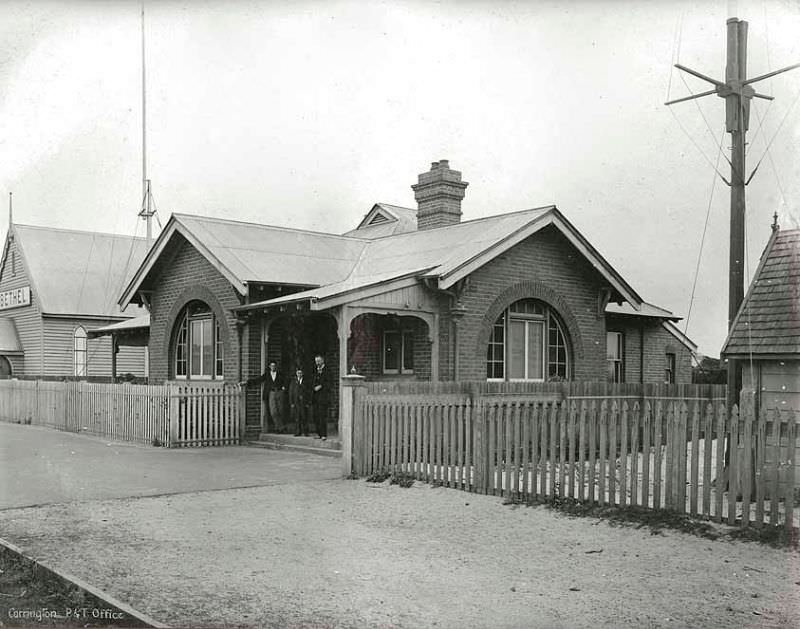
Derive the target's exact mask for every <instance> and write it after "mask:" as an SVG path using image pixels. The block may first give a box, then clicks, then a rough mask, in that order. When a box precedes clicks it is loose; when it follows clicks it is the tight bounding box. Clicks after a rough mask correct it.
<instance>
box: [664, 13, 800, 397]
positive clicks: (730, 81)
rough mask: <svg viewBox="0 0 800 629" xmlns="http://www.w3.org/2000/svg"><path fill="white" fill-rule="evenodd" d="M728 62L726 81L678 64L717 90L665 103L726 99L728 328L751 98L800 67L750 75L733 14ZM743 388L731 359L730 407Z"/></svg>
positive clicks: (740, 285) (738, 267)
mask: <svg viewBox="0 0 800 629" xmlns="http://www.w3.org/2000/svg"><path fill="white" fill-rule="evenodd" d="M727 28H728V37H727V63H726V66H725V81H719V80H717V79H713V78H711V77H708V76H706V75H704V74H701V73H700V72H697V71H696V70H692V69H691V68H687V67H686V66H682V65H681V64H679V63H676V64H675V67H676V68H678V69H679V70H682V71H684V72H687V73H689V74H691V75H692V76H696V77H697V78H699V79H702V80H703V81H706V82H708V83H711V84H712V85H713V86H714V89H712V90H709V91H707V92H702V93H700V94H694V95H692V96H688V97H685V98H678V99H676V100H671V101H668V102H666V103H665V105H673V104H675V103H680V102H684V101H687V100H692V99H695V98H701V97H703V96H709V95H710V94H717V95H718V96H719V97H721V98H724V99H725V130H726V131H727V132H728V133H730V134H731V159H730V165H731V178H730V181H726V182H725V183H727V184H728V185H729V186H730V189H731V205H730V207H731V216H730V253H729V259H728V331H730V329H731V326H732V325H733V320H734V319H735V318H736V314H737V313H738V312H739V308H740V307H741V305H742V301H743V300H744V280H745V277H744V226H745V187H746V186H747V184H748V183H749V182H750V177H752V174H751V175H750V177H746V172H745V146H746V140H745V138H746V134H747V130H748V127H749V124H750V101H751V100H752V99H753V98H763V99H766V100H773V98H772V96H767V95H765V94H759V93H758V92H756V91H755V89H753V88H752V87H751V85H752V84H753V83H757V82H758V81H763V80H764V79H768V78H770V77H772V76H775V75H776V74H780V73H782V72H786V71H788V70H793V69H794V68H798V67H800V63H796V64H794V65H791V66H788V67H786V68H782V69H780V70H775V71H774V72H769V73H767V74H762V75H761V76H757V77H754V78H752V79H748V78H747V22H745V21H744V20H740V19H739V18H735V17H732V18H730V19H729V20H728V21H727ZM741 387H742V366H741V363H740V361H738V360H732V359H728V400H727V401H728V407H729V408H730V407H731V406H732V405H733V404H736V403H737V402H738V399H739V391H740V390H741Z"/></svg>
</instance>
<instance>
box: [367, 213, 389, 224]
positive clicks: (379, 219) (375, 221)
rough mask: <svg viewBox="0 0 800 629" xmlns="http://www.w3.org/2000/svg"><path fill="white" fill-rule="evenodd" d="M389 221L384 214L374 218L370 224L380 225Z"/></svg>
mask: <svg viewBox="0 0 800 629" xmlns="http://www.w3.org/2000/svg"><path fill="white" fill-rule="evenodd" d="M388 220H389V219H388V218H386V216H384V215H383V214H376V215H375V216H373V217H372V220H371V221H370V222H369V224H370V225H379V224H380V223H386V222H388Z"/></svg>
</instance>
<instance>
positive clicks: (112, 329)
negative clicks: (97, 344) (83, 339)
mask: <svg viewBox="0 0 800 629" xmlns="http://www.w3.org/2000/svg"><path fill="white" fill-rule="evenodd" d="M149 327H150V315H149V314H143V315H141V316H139V317H133V318H132V319H126V320H125V321H120V322H119V323H113V324H111V325H104V326H102V327H99V328H93V329H91V330H89V332H88V333H87V334H88V336H89V338H95V337H98V336H108V335H109V334H114V333H116V332H133V331H134V330H146V329H148V328H149Z"/></svg>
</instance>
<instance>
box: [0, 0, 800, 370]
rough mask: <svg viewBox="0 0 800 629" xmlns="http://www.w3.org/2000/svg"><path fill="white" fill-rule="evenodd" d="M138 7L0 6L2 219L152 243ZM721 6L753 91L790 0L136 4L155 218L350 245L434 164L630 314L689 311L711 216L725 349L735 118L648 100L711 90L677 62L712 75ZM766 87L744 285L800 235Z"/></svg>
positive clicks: (708, 246) (798, 114)
mask: <svg viewBox="0 0 800 629" xmlns="http://www.w3.org/2000/svg"><path fill="white" fill-rule="evenodd" d="M140 11H141V5H140V2H137V1H131V2H125V1H118V2H113V1H109V2H84V3H82V2H75V1H71V2H60V3H56V2H33V3H22V2H13V1H8V0H6V1H4V2H1V3H0V41H2V48H0V192H2V194H3V196H4V197H5V198H6V199H7V195H8V192H13V193H14V219H15V221H16V222H18V223H24V224H32V225H53V226H58V227H64V228H74V229H86V230H97V231H109V232H117V233H127V234H134V233H136V234H137V235H143V234H144V226H143V224H142V222H141V220H138V219H137V218H136V214H137V212H138V210H139V206H140V203H141V189H142V184H141V180H142V131H141V129H142V102H141V22H140V20H141V16H140ZM729 14H736V15H737V16H738V17H740V18H742V19H746V20H748V21H749V22H750V36H749V70H748V73H749V75H750V76H756V75H760V74H764V73H766V72H768V71H771V70H774V69H777V68H780V67H783V66H787V65H790V64H793V63H797V62H800V3H798V2H797V1H792V2H786V1H775V2H770V1H763V2H762V1H758V2H755V1H744V0H740V1H739V2H731V1H730V0H719V1H710V2H685V3H680V2H674V1H663V2H632V1H631V2H609V1H593V2H573V3H563V2H562V3H551V2H497V1H492V2H455V1H453V2H403V1H399V0H397V1H391V2H383V3H378V2H307V3H302V2H290V3H288V2H287V3H284V2H244V1H235V0H234V1H227V2H201V3H198V2H169V1H164V2H146V3H145V24H146V58H147V161H148V177H149V178H151V179H152V181H153V192H154V196H155V201H156V206H157V208H158V211H159V214H160V220H161V222H162V224H163V223H166V221H167V219H168V218H169V214H170V212H173V211H175V212H186V213H195V214H201V215H208V216H219V217H225V218H232V219H239V220H246V221H256V222H263V223H268V224H277V225H285V226H291V227H297V228H303V229H314V230H322V231H330V232H336V233H341V232H344V231H346V230H348V229H351V228H352V227H354V226H355V225H356V224H357V222H358V221H359V220H360V219H361V217H362V216H363V215H364V214H365V213H366V212H367V211H368V210H369V208H370V207H371V205H372V204H373V203H375V202H378V201H382V202H387V203H394V204H398V205H404V206H407V207H416V204H415V202H414V197H413V192H412V190H411V188H410V186H411V184H412V183H415V182H416V177H417V175H418V174H419V173H421V172H423V171H425V170H427V169H428V168H429V167H430V162H432V161H435V160H438V159H449V160H450V165H451V167H452V168H454V169H457V170H460V171H462V173H463V178H464V180H465V181H468V182H469V184H470V185H469V187H468V188H467V191H466V198H465V200H464V202H463V205H462V209H463V212H464V216H463V218H464V220H468V219H471V218H477V217H481V216H489V215H493V214H499V213H504V212H510V211H515V210H521V209H527V208H532V207H538V206H542V205H547V204H551V203H554V204H556V205H557V206H558V208H559V209H560V210H561V211H562V212H563V213H564V214H565V215H566V216H567V217H568V219H569V220H571V221H572V222H573V223H574V224H575V226H576V227H577V228H578V229H579V230H580V231H581V232H582V233H583V234H584V235H585V236H586V237H587V238H588V239H589V240H590V241H591V242H592V243H593V244H594V245H595V247H596V248H597V249H598V250H599V251H600V252H601V253H602V254H603V255H604V256H605V257H606V258H607V259H608V260H609V262H611V264H612V265H613V266H615V268H616V269H617V270H618V271H619V272H620V273H621V274H622V275H623V276H624V277H625V278H626V279H627V280H628V281H629V283H630V284H632V285H633V287H634V288H635V289H636V290H637V291H638V292H639V293H640V294H641V295H642V296H643V297H644V299H646V300H647V301H650V302H652V303H655V304H657V305H659V306H662V307H665V308H668V309H670V310H672V311H673V312H675V313H676V314H678V315H680V316H683V317H686V316H687V314H688V313H689V304H690V296H691V290H692V284H693V281H694V277H695V267H696V265H697V259H698V254H699V252H700V242H701V236H702V232H703V226H704V224H705V220H706V213H707V211H708V209H709V207H710V220H709V228H708V233H707V236H706V243H705V247H704V249H703V256H702V260H701V264H700V271H699V275H698V281H697V290H696V295H695V301H694V305H693V306H692V310H691V316H690V318H689V321H688V334H689V336H690V337H691V338H693V339H694V340H695V341H696V342H697V343H698V344H699V347H700V351H701V352H703V353H705V354H709V355H712V356H717V355H718V354H719V349H720V347H721V345H722V342H723V341H724V338H725V332H726V320H727V286H728V281H727V256H728V254H727V251H728V221H729V189H728V187H727V186H726V185H725V184H724V183H723V182H722V181H721V180H720V179H719V178H717V180H716V183H714V177H715V174H714V170H713V168H712V164H713V163H715V162H716V160H717V157H718V146H719V142H720V139H721V138H722V132H723V128H724V127H723V125H724V102H723V101H722V99H720V98H718V97H716V96H709V97H706V98H704V99H701V100H699V101H694V102H688V103H682V104H679V105H675V106H673V107H672V108H668V107H665V106H664V104H663V103H664V101H666V100H667V98H668V95H669V97H670V98H679V97H682V96H687V95H689V94H690V93H693V92H694V93H696V92H700V91H705V90H706V89H708V87H707V85H706V84H705V83H703V82H702V81H699V80H697V79H695V78H693V77H690V76H687V77H686V78H685V82H684V80H683V79H682V78H681V77H680V76H679V72H678V71H677V70H671V64H672V63H673V62H675V61H679V62H680V63H682V64H684V65H688V66H690V67H693V68H695V69H697V70H699V71H701V72H703V73H705V74H708V75H711V76H713V77H718V78H720V79H723V78H724V67H725V20H726V18H727V17H728V16H729ZM759 91H761V92H766V93H768V94H772V95H774V96H775V97H776V100H775V101H774V102H772V104H768V103H767V101H761V100H757V101H754V107H753V112H752V113H751V125H750V132H749V135H748V140H749V142H750V147H749V150H750V153H749V156H748V172H749V171H750V170H752V167H753V166H755V164H756V163H757V162H758V161H759V160H760V159H761V158H762V156H764V155H765V151H766V148H767V145H768V144H770V143H771V144H770V146H769V151H768V152H767V153H766V157H764V159H763V161H762V162H761V166H760V168H759V170H758V172H757V173H756V175H755V177H754V178H753V180H752V182H751V184H750V185H749V187H748V217H747V230H748V240H747V243H748V244H747V246H748V254H749V255H748V268H749V270H750V273H751V274H752V272H753V271H754V270H755V268H756V266H757V263H758V258H759V256H760V254H761V251H762V250H763V247H764V244H765V242H766V240H767V238H768V236H769V231H770V229H769V226H770V223H771V221H772V218H771V217H772V214H773V212H775V211H778V213H779V214H780V222H781V225H783V226H784V227H797V226H800V150H798V147H800V104H798V100H800V69H798V70H795V71H794V72H789V73H787V74H784V75H780V76H779V77H775V78H773V79H770V80H766V81H764V82H762V83H760V84H759ZM670 109H672V111H670ZM689 136H691V139H690V137H689ZM729 138H730V136H729V135H727V134H726V135H725V137H724V138H722V146H723V149H724V150H725V152H727V149H728V146H729V144H730V142H729ZM726 166H727V165H726V162H725V160H724V157H723V158H722V160H721V162H720V166H719V167H720V170H722V172H723V173H725V174H726V176H728V173H729V168H727V167H726ZM712 188H713V197H712ZM3 204H5V199H3ZM6 215H7V213H6V212H0V233H4V231H5V227H6V224H7V220H6ZM681 329H684V322H682V323H681Z"/></svg>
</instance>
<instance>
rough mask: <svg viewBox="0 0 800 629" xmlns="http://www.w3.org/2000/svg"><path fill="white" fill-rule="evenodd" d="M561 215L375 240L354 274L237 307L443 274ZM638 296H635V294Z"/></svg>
mask: <svg viewBox="0 0 800 629" xmlns="http://www.w3.org/2000/svg"><path fill="white" fill-rule="evenodd" d="M556 214H558V212H557V211H556V209H555V207H554V206H548V207H544V208H535V209H532V210H523V211H521V212H512V213H509V214H500V215H497V216H490V217H486V218H479V219H475V220H472V221H465V222H463V223H458V224H456V225H450V226H448V227H440V228H437V229H430V230H424V231H415V232H412V233H408V234H399V235H396V236H390V237H385V238H378V239H375V240H370V241H368V242H367V243H366V247H365V249H364V251H363V253H362V255H361V256H360V258H359V259H358V261H357V262H356V264H355V265H354V267H353V270H352V272H351V273H350V274H349V275H348V276H347V277H346V278H345V279H343V280H342V281H340V282H335V283H332V284H326V285H324V286H319V287H316V288H311V289H308V290H306V291H302V292H299V293H294V294H292V295H287V296H284V297H279V298H275V299H270V300H266V301H264V302H258V303H256V304H250V305H248V306H243V307H242V308H238V309H237V310H250V309H254V308H258V307H262V306H272V305H278V304H285V303H290V302H299V301H305V300H309V299H312V300H323V299H326V298H329V297H333V296H336V295H341V294H343V293H347V292H351V291H356V290H359V289H362V288H367V287H369V286H373V285H375V284H379V283H382V282H388V281H391V280H395V279H398V278H402V277H408V276H411V275H420V276H422V275H424V276H427V277H441V276H443V275H446V274H448V273H451V272H453V271H455V270H456V269H458V268H460V267H462V266H463V265H465V264H466V263H468V262H470V261H473V260H476V259H478V258H479V257H480V256H486V255H487V252H491V251H492V249H493V248H495V247H496V246H497V245H498V243H503V242H507V241H508V240H509V239H510V238H512V236H514V235H515V234H523V235H524V234H527V233H528V232H529V231H531V230H535V229H538V228H539V227H538V226H539V225H541V226H544V225H546V224H549V223H547V222H546V221H545V219H547V220H549V219H551V218H553V217H554V216H555V215H556ZM594 262H596V263H597V264H598V265H601V266H604V271H602V272H607V273H608V272H611V273H615V272H614V271H613V269H610V267H608V268H607V269H605V266H608V265H607V263H605V261H603V260H602V259H599V260H595V261H594ZM633 295H634V298H636V296H635V293H633ZM664 312H667V311H664ZM669 314H671V313H669Z"/></svg>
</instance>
